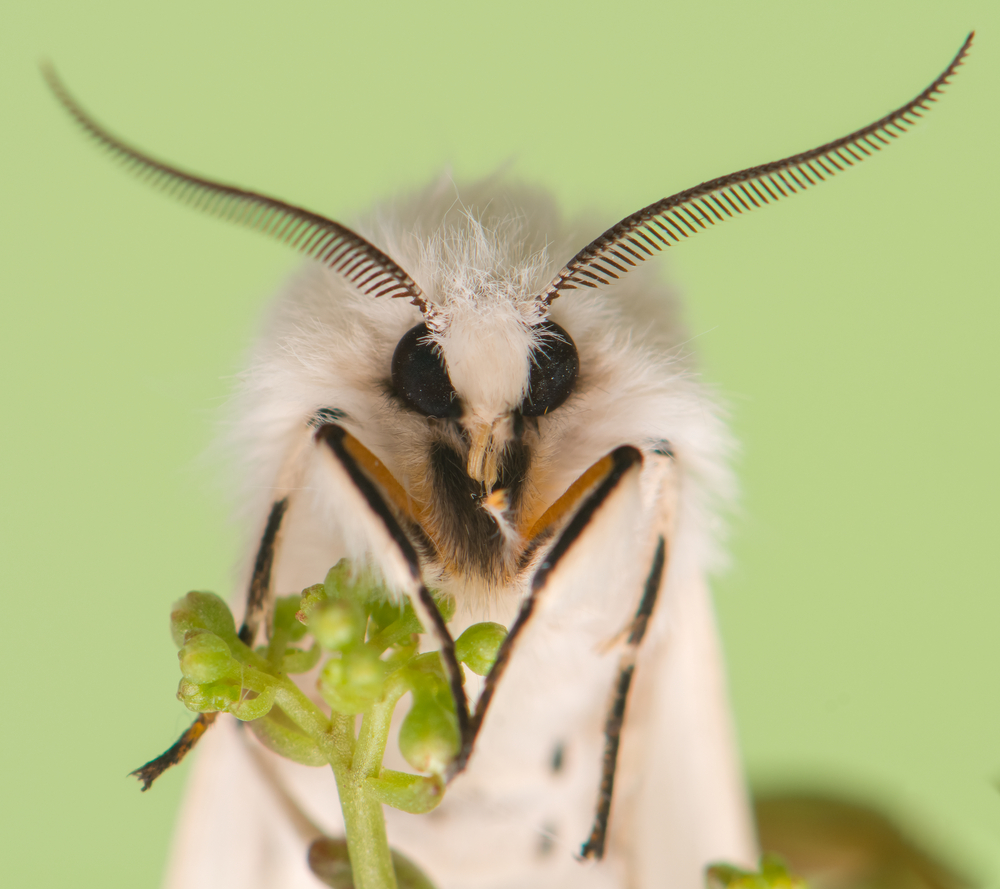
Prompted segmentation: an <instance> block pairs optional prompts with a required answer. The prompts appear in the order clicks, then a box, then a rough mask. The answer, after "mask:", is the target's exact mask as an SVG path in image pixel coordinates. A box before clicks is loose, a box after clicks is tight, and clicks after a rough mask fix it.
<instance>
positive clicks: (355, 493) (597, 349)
mask: <svg viewBox="0 0 1000 889" xmlns="http://www.w3.org/2000/svg"><path fill="white" fill-rule="evenodd" d="M971 39H972V35H970V36H969V38H968V39H967V40H966V41H965V43H964V44H963V46H962V48H961V50H960V51H959V53H958V54H957V55H956V56H955V58H954V60H953V61H952V62H951V64H950V65H949V66H948V68H947V69H946V70H945V71H944V72H943V73H942V75H941V76H940V77H938V78H937V79H936V80H935V81H934V82H933V83H932V84H931V85H930V86H929V87H928V88H927V89H926V90H925V91H924V92H922V93H921V94H920V95H919V96H917V97H916V98H915V99H914V100H913V101H911V102H909V103H907V104H906V105H904V106H902V107H901V108H899V109H897V110H896V111H894V112H892V113H891V114H890V115H887V116H886V117H884V118H882V119H881V120H879V121H876V122H875V123H873V124H871V125H870V126H868V127H865V128H863V129H861V130H858V131H856V132H854V133H851V134H850V135H848V136H846V137H844V138H842V139H838V140H836V141H834V142H830V143H828V144H826V145H823V146H820V147H819V148H816V149H814V150H812V151H808V152H804V153H802V154H798V155H794V156H792V157H789V158H785V159H783V160H780V161H776V162H774V163H770V164H766V165H764V166H760V167H754V168H751V169H748V170H744V171H741V172H738V173H735V174H732V175H730V176H725V177H722V178H720V179H715V180H712V181H710V182H706V183H703V184H701V185H699V186H696V187H695V188H692V189H689V190H687V191H684V192H681V193H679V194H677V195H674V196H672V197H669V198H665V199H664V200H661V201H658V202H656V203H654V204H651V205H650V206H649V207H646V208H645V209H643V210H640V211H639V212H637V213H635V214H633V215H632V216H629V217H628V218H626V219H624V220H623V221H622V222H620V223H618V224H617V225H615V226H614V227H612V228H610V229H609V230H608V231H607V232H605V233H604V234H602V235H601V236H600V237H598V238H597V239H596V240H594V241H593V242H592V243H591V244H589V245H588V246H587V247H585V248H584V249H583V250H582V251H580V252H579V253H577V254H576V255H575V256H573V258H572V259H569V261H568V262H567V257H569V256H571V255H572V249H573V248H572V245H571V244H569V242H568V241H567V239H566V237H565V235H564V234H563V231H562V228H561V227H560V224H559V223H558V222H557V217H556V214H555V212H554V210H553V206H552V202H551V201H550V199H549V198H547V197H546V196H545V195H543V194H539V193H537V192H533V191H530V190H518V189H512V188H508V187H506V186H503V185H500V184H498V183H497V182H496V181H492V180H491V181H487V182H484V183H480V184H477V185H472V186H470V187H467V188H462V189H460V190H459V191H458V196H457V197H456V194H455V191H454V189H453V188H452V187H451V185H450V183H448V182H447V181H444V182H442V183H440V184H438V185H435V186H432V187H431V188H429V189H427V190H426V191H424V192H423V193H421V194H418V195H417V196H416V197H413V198H411V199H409V200H405V201H400V202H398V203H397V204H395V205H393V207H392V208H391V210H385V211H384V212H382V213H378V214H375V215H373V217H372V218H371V219H370V220H369V221H368V222H367V223H366V225H365V226H364V227H363V228H362V231H363V232H364V234H363V235H362V234H358V233H356V232H354V231H352V230H350V229H347V228H345V227H343V226H341V225H339V224H338V223H335V222H332V221H330V220H328V219H325V218H323V217H321V216H318V215H315V214H313V213H310V212H307V211H305V210H302V209H299V208H296V207H292V206H290V205H288V204H285V203H282V202H280V201H277V200H273V199H271V198H267V197H264V196H262V195H259V194H256V193H253V192H247V191H242V190H239V189H235V188H231V187H228V186H223V185H219V184H217V183H214V182H209V181H207V180H203V179H200V178H196V177H193V176H190V175H189V174H186V173H183V172H181V171H179V170H177V169H175V168H173V167H170V166H167V165H165V164H161V163H159V162H157V161H154V160H152V159H151V158H149V157H147V156H145V155H142V154H140V153H139V152H137V151H135V150H134V149H132V148H130V147H128V146H127V145H125V144H124V143H122V142H120V141H119V140H117V139H116V138H115V137H113V136H111V135H110V134H109V133H107V132H106V131H105V130H104V129H102V128H101V127H100V126H99V125H98V124H96V123H94V122H93V121H92V120H91V119H90V118H89V117H87V116H86V115H85V114H84V112H83V111H82V110H81V109H80V108H79V106H78V105H76V103H75V102H74V101H73V100H72V99H71V98H70V97H69V95H68V94H67V93H66V91H65V89H64V88H63V87H62V86H61V85H60V84H59V82H58V81H57V80H56V79H55V77H54V75H53V74H52V73H51V72H49V79H50V83H51V85H52V87H53V89H54V90H55V92H56V94H57V96H58V97H59V98H60V100H61V101H62V102H63V104H64V105H65V107H66V108H67V109H68V111H69V112H70V113H71V114H72V115H73V116H74V117H75V118H76V120H77V122H78V123H80V124H81V125H82V126H83V128H84V129H85V130H87V131H88V132H89V134H90V135H91V136H93V137H95V138H96V139H97V141H98V142H100V143H101V144H102V146H103V147H105V148H106V149H108V150H110V152H111V153H112V154H114V155H115V156H116V157H117V158H118V159H119V160H121V161H123V162H124V164H125V165H126V166H128V167H129V168H130V169H132V170H133V171H134V172H136V173H138V174H139V175H140V176H142V177H143V178H145V179H147V180H148V181H150V182H151V183H153V184H154V185H156V186H158V187H160V188H162V189H164V190H166V191H168V192H170V193H172V194H174V195H175V196H177V197H179V198H181V199H182V200H185V201H187V202H188V203H191V204H194V205H195V206H197V207H200V208H201V209H204V210H206V211H208V212H210V213H213V214H215V215H218V216H222V217H224V218H226V219H229V220H231V221H234V222H238V223H240V224H242V225H245V226H248V227H251V228H256V229H258V230H261V231H264V232H265V233H267V234H270V235H272V236H274V237H277V238H278V239H280V240H282V241H284V242H286V243H288V244H290V245H291V246H293V247H296V248H298V249H299V250H301V251H302V252H304V253H305V254H307V255H308V256H309V257H310V258H311V259H312V260H313V261H311V262H310V263H309V264H308V265H307V266H306V267H305V268H303V269H302V270H301V272H300V273H299V274H298V275H297V276H296V277H295V278H294V279H293V280H292V281H291V282H290V283H289V285H288V286H287V288H286V289H285V291H284V292H283V293H282V294H281V295H280V297H279V299H278V301H277V302H276V304H275V306H274V307H273V309H272V310H271V314H270V317H269V323H268V325H267V332H266V333H265V334H264V336H263V337H262V338H261V341H260V342H259V343H258V344H257V347H256V349H255V351H254V353H253V358H252V361H251V364H250V368H249V370H248V371H247V373H246V375H245V377H244V381H243V387H242V392H241V395H240V404H241V405H242V417H241V420H240V424H239V427H238V433H237V438H238V441H239V446H240V448H241V449H242V453H241V457H242V459H243V460H245V463H246V467H247V472H248V482H249V484H248V490H249V491H250V492H251V495H250V496H251V498H252V500H253V503H252V509H253V514H254V515H256V516H257V522H258V525H259V527H260V528H261V529H262V530H261V533H262V543H261V545H260V548H259V550H258V553H257V557H256V560H255V561H253V562H251V564H250V565H249V566H248V568H247V572H246V573H247V577H248V581H249V584H250V595H249V597H248V606H247V613H246V616H245V620H246V623H245V626H244V631H243V635H244V637H245V638H246V639H252V638H253V637H254V636H255V635H257V633H258V630H259V627H260V625H261V623H262V618H263V616H264V615H265V614H266V612H267V609H268V605H269V603H270V601H271V597H272V595H273V593H274V591H277V592H279V593H281V594H287V593H290V592H295V591H298V590H301V589H302V588H304V587H306V586H308V585H310V584H313V583H316V582H318V581H319V580H321V579H322V578H323V576H324V574H325V572H326V571H327V569H328V568H329V567H330V566H331V565H333V564H334V563H336V562H337V561H338V560H339V559H340V558H342V557H345V556H346V557H349V558H351V559H353V560H358V561H367V562H368V563H370V564H371V565H372V566H373V567H374V568H375V569H376V570H377V571H379V572H380V573H381V574H382V575H383V576H384V578H385V581H386V583H387V584H388V585H389V586H390V588H391V589H393V590H395V591H397V592H398V594H399V595H400V596H408V597H410V599H411V600H412V601H413V603H414V607H415V608H416V609H417V612H418V614H420V615H421V618H422V620H423V622H424V625H425V626H432V627H435V628H436V632H437V635H438V640H439V642H441V645H442V649H443V650H444V651H446V652H447V651H448V650H449V647H448V646H449V644H450V637H449V636H448V631H447V630H446V629H445V628H444V625H443V622H441V621H440V619H439V618H438V617H437V615H436V611H433V610H432V609H433V607H434V606H433V603H432V602H431V600H430V598H429V595H428V593H427V590H428V588H429V587H432V588H436V589H440V590H443V591H446V592H448V593H450V594H452V595H453V596H454V597H455V598H456V600H457V602H458V607H459V610H458V615H457V618H456V622H455V623H456V624H457V625H458V626H455V625H453V627H452V632H455V630H456V629H461V627H462V626H464V625H467V624H470V623H473V622H477V621H481V620H495V621H499V622H501V623H503V624H504V625H506V626H509V627H511V633H510V635H509V637H508V641H507V643H505V646H506V647H505V648H504V649H503V650H502V652H501V656H500V658H499V659H498V662H497V667H496V668H495V669H494V672H493V673H492V674H490V676H489V677H488V678H487V679H486V680H485V683H481V684H479V685H477V684H476V683H474V682H473V681H472V680H473V679H475V677H470V681H469V682H468V683H467V684H466V690H465V692H463V691H462V690H461V686H460V685H459V684H458V683H457V682H456V681H455V679H456V677H457V671H458V670H460V669H461V668H460V667H458V666H457V664H455V663H454V655H453V649H451V651H452V659H451V662H450V667H451V670H452V679H453V682H452V687H453V692H454V693H455V695H456V699H457V703H458V709H459V714H460V721H461V723H462V727H463V734H464V739H465V742H466V745H465V749H464V752H463V755H462V756H461V757H460V759H459V761H458V762H456V764H455V766H454V768H453V780H452V782H451V785H450V787H449V790H448V793H447V796H446V798H445V800H444V802H443V804H442V805H441V806H440V807H439V808H438V809H436V810H435V811H434V812H432V813H431V814H429V815H423V816H413V815H407V814H405V813H402V812H398V811H396V810H387V811H386V817H387V822H388V833H389V838H390V842H391V843H392V845H393V846H394V847H395V848H397V849H399V850H400V851H402V852H403V853H404V854H406V855H407V856H409V857H410V858H412V859H413V860H414V861H416V862H417V863H418V864H419V865H420V866H422V867H423V868H424V869H425V870H426V871H427V873H428V874H429V875H430V876H431V878H432V879H433V880H434V882H435V884H436V885H437V886H438V887H440V889H478V887H482V889H558V887H574V889H584V887H587V889H589V887H593V889H613V887H630V889H653V887H664V886H670V887H672V889H688V887H690V889H694V887H698V886H701V885H703V873H704V866H705V864H706V863H707V862H709V861H712V860H720V859H721V860H727V861H730V862H732V863H737V864H744V865H751V864H752V863H753V861H754V860H755V857H756V850H755V841H754V833H753V828H752V824H751V819H750V816H749V809H748V805H747V798H746V793H745V789H744V785H743V780H742V776H741V772H740V767H739V764H738V758H737V756H736V753H735V749H734V744H733V739H732V731H731V727H730V719H729V711H728V706H727V701H726V691H725V682H724V677H723V671H722V668H721V658H720V653H719V650H718V643H717V639H716V630H715V626H714V620H713V614H712V607H711V603H710V599H709V594H708V590H707V587H706V581H705V574H706V567H707V565H708V563H709V561H710V559H711V557H712V525H713V508H712V504H713V500H715V499H718V498H719V497H722V496H725V494H726V491H727V488H728V477H727V471H726V468H725V463H724V457H725V452H726V446H727V437H726V433H725V429H724V428H723V425H722V424H721V422H720V420H719V418H718V413H717V411H716V408H715V406H714V405H713V403H712V401H711V399H710V398H709V397H708V396H707V394H706V392H705V390H704V389H703V388H702V387H701V386H700V385H699V384H698V382H697V381H696V380H695V378H694V377H693V375H692V372H691V370H690V368H689V366H688V363H687V362H686V360H685V359H684V358H683V357H682V354H681V350H680V339H681V332H680V331H679V330H678V329H677V327H676V325H675V324H674V323H673V322H672V321H671V320H670V319H669V317H667V315H666V313H665V312H664V311H662V310H657V309H656V308H655V305H656V303H657V302H658V301H659V302H661V303H663V304H665V303H666V301H667V294H666V292H665V290H664V288H663V286H662V285H661V284H660V283H658V281H657V279H656V277H655V275H654V274H651V273H650V272H651V271H652V270H651V268H650V267H649V266H648V265H646V264H645V260H647V259H650V258H652V257H654V256H655V255H656V254H657V253H659V252H660V251H661V250H662V248H664V247H668V246H672V245H673V244H675V243H679V242H680V241H683V240H684V239H686V238H687V237H690V236H691V235H693V234H696V233H697V232H699V231H702V230H704V229H706V228H707V227H709V226H711V225H714V224H715V223H717V222H721V221H724V220H726V219H728V218H730V217H733V216H736V215H739V214H740V213H742V212H744V211H747V210H750V209H753V208H754V207H756V206H759V205H761V204H767V203H770V202H771V201H773V200H775V199H778V198H780V197H783V196H788V195H791V194H795V193H797V192H798V191H801V190H803V189H805V188H807V187H808V186H811V185H813V184H815V183H817V182H819V181H821V180H824V179H826V178H828V177H829V176H832V175H834V174H836V173H837V172H840V171H841V170H843V169H845V168H846V167H848V166H851V165H853V164H854V163H856V162H858V161H860V160H863V159H864V158H865V157H867V156H868V155H870V154H872V153H873V152H874V151H876V150H878V149H880V148H882V147H883V146H885V145H887V144H889V143H890V142H891V141H892V140H893V139H895V138H896V137H897V136H898V135H900V134H901V133H902V132H904V131H905V130H906V129H907V128H908V127H909V126H910V125H912V124H914V123H915V122H916V120H917V118H919V117H920V115H921V112H922V111H925V110H926V109H927V108H928V107H929V105H930V103H932V102H933V101H934V100H935V99H936V97H937V95H938V94H939V93H940V92H941V90H942V89H943V87H944V86H945V85H946V84H947V83H948V81H949V78H950V77H951V76H952V75H953V73H954V72H955V70H956V68H957V67H958V66H959V65H960V64H961V62H962V60H963V59H964V57H965V55H966V53H967V52H968V50H969V47H970V45H971ZM466 694H467V695H468V697H469V700H471V701H472V702H473V704H472V706H471V708H470V707H469V705H468V704H467V702H466V699H465V696H466ZM487 705H488V707H487ZM470 709H471V712H470ZM463 717H464V718H463ZM387 764H389V765H393V763H391V762H388V763H387ZM317 830H322V831H323V832H325V833H326V834H328V835H338V834H339V833H342V830H343V828H342V825H341V824H340V822H339V807H338V804H337V795H336V789H335V785H334V782H333V778H332V775H331V774H330V773H329V771H328V770H318V769H310V768H307V767H305V766H299V765H295V764H293V763H290V762H288V761H285V760H279V759H277V758H276V757H274V756H272V755H271V754H269V753H268V752H266V751H264V750H263V748H261V747H259V745H257V744H256V742H255V741H253V740H252V739H250V738H249V737H248V736H247V733H245V732H240V731H238V730H237V729H236V727H235V725H234V724H232V722H231V721H228V720H225V719H223V720H219V721H218V724H217V725H216V726H215V727H214V728H213V729H212V731H210V732H208V733H207V735H206V736H205V739H204V741H203V742H202V745H201V752H200V755H199V758H198V762H197V764H196V767H195V772H194V775H193V776H192V781H191V785H190V787H189V789H188V795H187V800H186V803H185V805H184V811H183V814H182V817H181V822H180V826H179V829H178V833H177V837H176V845H175V850H174V855H173V859H172V862H171V866H170V872H169V876H168V880H167V885H168V886H170V887H176V889H200V887H205V889H208V887H211V889H225V887H233V889H258V887H260V889H263V887H279V886H280V887H282V889H293V887H303V889H307V887H310V889H315V887H316V886H317V885H318V882H317V880H316V878H315V877H314V876H313V875H312V873H311V872H310V870H309V868H308V866H307V863H306V855H305V851H306V848H307V845H308V842H309V841H310V840H311V839H313V838H314V837H315V835H316V832H317Z"/></svg>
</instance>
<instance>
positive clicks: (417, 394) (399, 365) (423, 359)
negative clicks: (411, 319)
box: [392, 324, 462, 418]
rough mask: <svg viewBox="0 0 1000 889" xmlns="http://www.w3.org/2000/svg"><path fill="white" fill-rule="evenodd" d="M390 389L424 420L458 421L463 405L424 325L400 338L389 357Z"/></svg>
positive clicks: (419, 325)
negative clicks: (454, 418)
mask: <svg viewBox="0 0 1000 889" xmlns="http://www.w3.org/2000/svg"><path fill="white" fill-rule="evenodd" d="M392 387H393V388H394V389H395V390H396V394H397V395H398V396H399V397H400V398H402V399H403V401H405V402H406V404H407V405H408V406H409V407H412V408H413V409H414V410H415V411H419V412H420V413H421V414H423V415H424V416H425V417H438V418H443V417H458V416H461V414H462V405H461V403H460V402H459V400H458V395H457V394H456V393H455V387H454V386H452V385H451V380H450V379H449V377H448V368H446V367H445V366H444V360H443V359H442V358H441V355H440V353H439V351H438V349H437V348H436V347H435V345H434V343H432V342H431V340H430V335H429V331H428V330H427V325H426V324H418V325H417V326H416V327H414V328H411V329H410V330H408V331H407V332H406V333H404V334H403V338H402V339H401V340H400V341H399V344H398V345H397V346H396V351H395V352H393V354H392Z"/></svg>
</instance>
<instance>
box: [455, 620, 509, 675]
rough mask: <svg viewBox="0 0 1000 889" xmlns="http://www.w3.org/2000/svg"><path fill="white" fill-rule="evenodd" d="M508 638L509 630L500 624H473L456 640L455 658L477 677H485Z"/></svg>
mask: <svg viewBox="0 0 1000 889" xmlns="http://www.w3.org/2000/svg"><path fill="white" fill-rule="evenodd" d="M506 638H507V629H506V627H503V626H501V625H500V624H494V623H489V622H486V623H481V624H473V625H472V626H471V627H469V628H468V629H467V630H466V631H465V632H464V633H462V635H461V636H459V637H458V638H457V639H456V640H455V657H456V658H458V660H459V662H460V663H463V664H465V665H466V666H467V667H468V668H469V669H470V670H472V672H473V673H475V674H476V675H477V676H485V675H486V674H487V673H489V672H490V670H491V669H492V668H493V664H494V663H496V659H497V652H498V651H500V646H501V645H502V644H503V640H504V639H506Z"/></svg>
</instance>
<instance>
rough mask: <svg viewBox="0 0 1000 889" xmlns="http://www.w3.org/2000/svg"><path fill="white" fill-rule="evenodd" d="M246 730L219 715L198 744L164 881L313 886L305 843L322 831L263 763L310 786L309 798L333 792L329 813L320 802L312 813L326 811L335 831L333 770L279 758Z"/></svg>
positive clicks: (284, 778) (261, 887)
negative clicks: (295, 810) (297, 809)
mask: <svg viewBox="0 0 1000 889" xmlns="http://www.w3.org/2000/svg"><path fill="white" fill-rule="evenodd" d="M248 734H249V733H248V732H247V731H246V730H245V729H243V728H242V727H241V726H239V725H238V724H237V723H236V721H235V720H233V719H230V718H228V717H221V718H220V719H218V720H217V721H216V723H215V725H214V726H213V727H212V729H211V730H210V731H209V732H207V733H206V734H205V737H204V738H203V739H202V741H201V743H200V744H199V745H198V750H197V753H196V756H195V763H194V768H193V769H192V773H191V775H190V776H189V778H188V782H187V787H186V788H185V794H184V801H183V803H182V805H181V811H180V817H179V819H178V821H177V828H176V831H175V834H174V838H173V848H172V851H171V856H170V861H169V864H168V868H167V874H166V879H165V881H164V887H165V889H272V887H275V886H280V887H282V889H316V887H317V885H318V882H317V880H316V877H315V876H314V875H313V874H312V872H311V871H310V870H309V867H308V864H307V862H306V855H305V851H306V849H307V847H308V844H309V842H310V841H311V839H312V838H314V837H315V836H316V835H318V831H315V830H314V829H311V828H310V827H309V826H308V825H304V824H302V823H301V821H299V822H297V821H296V818H295V817H292V816H291V815H290V813H289V812H288V810H287V808H286V807H285V806H284V804H283V800H282V797H281V795H280V793H279V792H278V791H277V790H276V786H275V785H274V783H272V781H271V780H269V778H268V773H267V771H266V769H273V770H274V775H275V777H276V778H277V779H278V781H280V782H281V784H282V785H283V786H285V787H287V788H290V789H291V790H292V792H294V791H295V790H297V789H299V788H308V792H307V793H306V794H305V796H306V798H311V799H314V800H317V801H318V800H322V799H324V798H325V799H327V800H329V806H328V808H329V812H328V813H326V812H323V811H322V807H318V808H317V810H313V811H309V814H310V815H311V816H313V817H316V816H317V815H319V816H322V815H325V816H326V821H327V822H328V823H326V824H324V825H323V827H324V829H327V830H330V831H331V832H332V833H333V834H337V833H338V832H339V833H342V832H343V830H342V828H340V830H339V831H338V824H337V821H338V819H339V811H338V808H339V807H338V806H337V790H336V785H335V783H334V781H333V776H332V775H331V774H329V771H328V770H326V769H317V768H308V767H306V766H300V765H296V764H295V763H291V762H288V761H287V760H279V759H278V758H277V757H276V756H274V755H273V754H271V753H269V752H268V751H266V750H263V749H262V748H260V746H259V745H258V744H257V742H256V741H255V740H254V739H253V738H250V737H247V735H248ZM251 745H255V746H256V749H254V748H252V747H251ZM296 796H298V794H296ZM317 820H319V819H318V818H317Z"/></svg>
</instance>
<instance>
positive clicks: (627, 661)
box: [580, 536, 667, 861]
mask: <svg viewBox="0 0 1000 889" xmlns="http://www.w3.org/2000/svg"><path fill="white" fill-rule="evenodd" d="M666 554H667V544H666V541H665V540H664V538H663V537H662V536H661V537H660V538H659V539H658V540H657V544H656V554H655V555H654V556H653V565H652V567H651V568H650V570H649V576H648V577H647V578H646V586H645V589H644V590H643V594H642V600H641V601H640V602H639V607H638V609H637V610H636V612H635V617H634V618H633V619H632V626H631V630H630V632H629V636H628V642H627V643H626V644H627V646H628V648H627V649H626V651H625V654H623V655H622V659H621V663H620V665H619V667H618V682H617V684H616V685H615V693H614V697H613V698H612V700H611V707H610V708H609V709H608V716H607V720H606V721H605V723H604V759H603V761H602V763H601V786H600V790H599V791H598V795H597V810H596V812H595V813H594V826H593V827H592V828H591V829H590V836H589V837H588V838H587V842H585V843H584V844H583V847H582V848H581V849H580V857H581V858H596V859H597V860H598V861H600V859H601V858H602V857H603V856H604V844H605V840H606V839H607V833H608V817H609V815H610V814H611V798H612V796H613V795H614V789H615V770H616V769H617V766H618V745H619V743H620V741H621V733H622V724H623V723H624V721H625V707H626V705H627V703H628V693H629V689H630V688H631V686H632V675H633V674H634V673H635V659H636V654H637V653H638V650H639V645H640V644H641V643H642V637H643V636H644V635H645V634H646V626H647V624H648V623H649V618H650V615H652V613H653V608H654V607H655V605H656V598H657V595H658V594H659V591H660V583H661V581H662V580H663V568H664V566H665V565H666Z"/></svg>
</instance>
